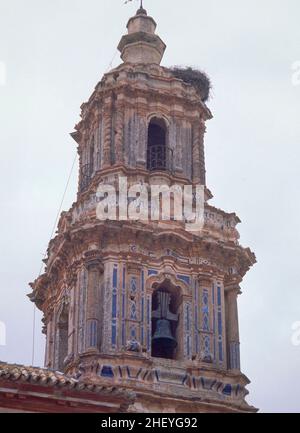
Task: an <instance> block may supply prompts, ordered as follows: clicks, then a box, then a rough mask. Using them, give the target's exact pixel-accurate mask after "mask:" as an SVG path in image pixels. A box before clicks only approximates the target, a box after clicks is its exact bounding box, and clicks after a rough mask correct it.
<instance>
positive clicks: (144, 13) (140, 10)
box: [136, 0, 147, 15]
mask: <svg viewBox="0 0 300 433" xmlns="http://www.w3.org/2000/svg"><path fill="white" fill-rule="evenodd" d="M136 14H137V15H147V11H146V9H144V5H143V0H141V5H140V8H139V9H138V10H137V13H136Z"/></svg>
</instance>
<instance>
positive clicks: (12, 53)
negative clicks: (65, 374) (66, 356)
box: [0, 0, 300, 412]
mask: <svg viewBox="0 0 300 433" xmlns="http://www.w3.org/2000/svg"><path fill="white" fill-rule="evenodd" d="M123 3H124V2H123V0H85V1H81V0H51V1H49V0H26V2H25V1H23V0H0V147H1V154H0V155H1V157H0V176H1V178H0V179H1V183H0V197H1V212H0V227H1V237H0V255H1V260H0V293H1V297H0V321H2V322H4V323H5V324H6V326H7V345H6V346H4V347H1V346H0V359H1V360H4V361H8V362H19V363H25V364H31V350H32V315H33V314H32V312H33V309H32V304H31V303H30V302H29V300H28V299H27V298H26V294H27V293H28V292H29V291H30V290H29V288H28V285H27V283H28V282H29V281H32V280H34V279H35V277H36V276H37V275H38V273H39V269H40V265H41V260H42V258H43V254H44V252H45V250H46V247H47V244H48V240H49V236H50V234H51V230H52V226H53V222H54V220H55V216H56V213H57V210H58V207H59V202H60V200H61V197H62V193H63V190H64V187H65V184H66V180H67V177H68V174H69V171H70V168H71V165H72V161H73V158H74V155H75V148H76V145H75V142H73V141H72V139H71V138H70V137H69V135H68V133H69V132H71V131H72V130H73V126H74V125H75V123H76V122H77V121H78V119H79V112H80V110H79V107H80V105H81V103H82V102H84V101H85V100H87V98H88V97H89V95H90V94H91V92H92V91H93V89H94V86H95V85H96V83H97V82H98V81H99V80H100V79H101V77H102V75H103V73H104V72H106V71H107V69H108V68H109V64H110V62H111V60H112V59H113V57H114V54H115V53H116V47H117V44H118V42H119V40H120V38H121V35H122V34H124V33H125V30H126V23H127V20H128V18H129V17H130V16H131V15H133V14H134V12H135V11H136V9H137V3H135V4H128V5H127V6H125V5H124V4H123ZM144 3H145V7H146V8H147V9H148V12H149V13H150V14H151V15H152V16H153V17H154V18H155V19H156V21H157V22H158V33H159V35H160V36H161V37H162V39H163V40H164V41H165V42H166V43H167V46H168V48H167V51H166V54H165V57H164V60H163V65H165V66H171V65H194V66H197V67H200V68H202V69H203V70H205V71H206V72H207V73H208V74H209V75H210V77H211V79H212V82H213V87H214V88H213V99H212V100H211V101H210V102H209V107H210V108H211V110H212V111H213V113H214V116H215V117H214V119H213V120H212V121H210V122H209V123H208V132H207V136H206V164H207V177H208V186H209V188H210V189H211V191H212V192H213V194H214V199H213V201H212V204H214V205H215V206H217V207H221V208H223V209H224V210H226V211H235V212H237V214H238V215H239V216H240V218H241V220H242V224H241V225H240V232H241V242H242V244H243V245H244V246H250V247H251V249H252V250H253V251H254V252H255V253H256V255H257V259H258V264H257V265H256V266H255V267H254V268H253V269H252V270H251V271H250V272H249V274H248V275H247V277H246V278H245V281H244V283H243V285H242V288H243V295H242V296H241V298H240V302H239V306H240V328H241V343H242V346H241V351H242V367H243V371H244V372H245V374H247V375H248V376H249V378H250V379H251V380H252V384H251V385H250V386H249V391H250V396H249V397H248V401H249V402H250V403H251V404H253V405H255V406H257V407H259V408H261V410H262V411H264V412H266V411H273V412H276V411H297V412H300V372H299V370H300V368H299V367H300V346H295V345H293V344H292V342H291V336H292V324H293V323H294V322H296V321H300V311H299V310H300V266H299V258H300V230H299V229H300V227H299V226H300V222H299V221H300V218H299V215H300V205H299V186H300V181H299V169H300V167H299V166H300V163H299V157H300V150H299V149H300V143H299V136H300V122H299V118H300V82H299V84H298V85H295V84H297V80H296V82H295V83H294V85H293V83H292V65H293V64H294V62H297V61H300V26H299V22H300V2H299V0H285V1H283V0H251V1H250V0H243V1H241V0H226V1H221V0H210V1H209V2H207V1H202V0H189V1H179V0H164V1H159V0H144ZM119 63H120V59H119V56H118V55H117V56H116V57H115V59H114V62H113V66H117V65H118V64H119ZM4 65H5V69H6V75H7V80H6V85H3V84H4V77H3V69H4ZM1 71H2V72H1ZM76 187H77V170H75V172H74V175H73V177H72V180H71V186H70V189H69V191H68V194H67V198H66V201H65V203H64V209H65V210H66V209H68V208H69V207H70V205H71V203H72V202H73V201H74V199H75V194H76ZM40 329H41V325H40V317H38V319H37V332H36V356H35V364H37V365H42V364H43V350H44V347H43V337H42V336H41V334H40Z"/></svg>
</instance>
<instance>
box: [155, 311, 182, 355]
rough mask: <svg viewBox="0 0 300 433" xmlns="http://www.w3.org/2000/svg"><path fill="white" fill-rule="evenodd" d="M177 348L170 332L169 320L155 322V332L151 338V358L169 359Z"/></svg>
mask: <svg viewBox="0 0 300 433" xmlns="http://www.w3.org/2000/svg"><path fill="white" fill-rule="evenodd" d="M176 346H177V341H176V339H175V338H174V337H173V335H172V332H171V324H170V322H169V320H166V319H160V320H158V321H157V322H156V331H155V333H154V335H153V337H152V352H153V356H155V357H158V358H169V357H170V355H171V353H172V352H173V350H174V349H175V348H176Z"/></svg>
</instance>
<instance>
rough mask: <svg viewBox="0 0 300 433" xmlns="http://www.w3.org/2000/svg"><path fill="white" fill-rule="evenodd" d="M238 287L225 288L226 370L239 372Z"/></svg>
mask: <svg viewBox="0 0 300 433" xmlns="http://www.w3.org/2000/svg"><path fill="white" fill-rule="evenodd" d="M239 293H240V288H239V286H229V287H226V288H225V307H226V334H227V348H228V349H227V353H228V368H229V369H230V370H238V371H240V337H239V320H238V305H237V297H238V295H239Z"/></svg>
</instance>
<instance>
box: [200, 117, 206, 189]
mask: <svg viewBox="0 0 300 433" xmlns="http://www.w3.org/2000/svg"><path fill="white" fill-rule="evenodd" d="M205 133H206V126H205V122H204V121H203V120H202V121H201V124H200V130H199V134H200V148H199V152H200V183H201V185H206V170H205V152H204V135H205Z"/></svg>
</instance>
